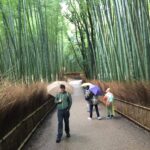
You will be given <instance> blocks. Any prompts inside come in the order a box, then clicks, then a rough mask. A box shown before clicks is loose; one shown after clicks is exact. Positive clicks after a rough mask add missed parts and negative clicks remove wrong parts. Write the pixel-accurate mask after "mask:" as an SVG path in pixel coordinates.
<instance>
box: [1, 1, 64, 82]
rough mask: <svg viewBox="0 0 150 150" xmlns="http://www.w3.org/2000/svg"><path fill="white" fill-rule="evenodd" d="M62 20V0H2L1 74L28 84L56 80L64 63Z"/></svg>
mask: <svg viewBox="0 0 150 150" xmlns="http://www.w3.org/2000/svg"><path fill="white" fill-rule="evenodd" d="M60 22H61V12H60V6H59V1H55V0H50V1H49V0H2V1H1V2H0V33H1V34H0V75H1V76H2V77H7V78H8V79H10V80H14V81H18V80H19V81H20V80H21V81H23V82H27V83H29V82H33V81H36V80H54V79H56V78H57V77H58V75H59V72H60V71H61V65H62V50H61V48H62V42H61V41H62V39H61V34H62V33H61V32H60V31H61V28H62V26H61V23H60ZM54 66H55V67H54Z"/></svg>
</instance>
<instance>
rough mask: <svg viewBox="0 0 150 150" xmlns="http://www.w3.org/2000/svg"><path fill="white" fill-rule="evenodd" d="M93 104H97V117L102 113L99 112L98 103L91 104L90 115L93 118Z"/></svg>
mask: <svg viewBox="0 0 150 150" xmlns="http://www.w3.org/2000/svg"><path fill="white" fill-rule="evenodd" d="M93 106H95V110H96V114H97V117H99V116H100V114H99V110H98V105H97V104H96V105H92V104H90V117H91V118H92V116H93Z"/></svg>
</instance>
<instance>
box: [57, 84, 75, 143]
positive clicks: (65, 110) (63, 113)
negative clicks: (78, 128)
mask: <svg viewBox="0 0 150 150" xmlns="http://www.w3.org/2000/svg"><path fill="white" fill-rule="evenodd" d="M60 90H61V91H60V92H59V93H58V94H57V95H56V98H55V103H56V104H57V117H58V134H57V138H56V143H60V141H61V138H62V135H63V120H64V123H65V132H66V137H67V138H69V137H70V128H69V117H70V108H71V105H72V97H71V95H70V94H69V93H68V92H66V90H65V85H63V84H61V85H60Z"/></svg>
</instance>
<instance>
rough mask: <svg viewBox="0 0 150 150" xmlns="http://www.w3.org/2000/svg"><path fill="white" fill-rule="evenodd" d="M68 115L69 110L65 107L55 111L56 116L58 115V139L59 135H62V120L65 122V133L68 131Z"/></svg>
mask: <svg viewBox="0 0 150 150" xmlns="http://www.w3.org/2000/svg"><path fill="white" fill-rule="evenodd" d="M69 116H70V112H69V111H68V110H66V109H64V110H58V112H57V117H58V134H57V138H58V139H61V137H62V135H63V120H64V123H65V131H66V134H69V133H70V128H69Z"/></svg>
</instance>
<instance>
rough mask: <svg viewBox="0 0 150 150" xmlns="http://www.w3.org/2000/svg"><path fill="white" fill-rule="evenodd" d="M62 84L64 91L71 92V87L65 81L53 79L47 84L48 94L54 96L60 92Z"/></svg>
mask: <svg viewBox="0 0 150 150" xmlns="http://www.w3.org/2000/svg"><path fill="white" fill-rule="evenodd" d="M61 84H63V85H64V86H65V87H66V88H65V89H66V91H67V92H68V93H70V94H72V93H73V87H72V86H71V85H70V84H69V83H67V82H66V81H55V82H53V83H51V84H49V85H48V86H47V92H48V94H50V95H53V96H56V95H57V94H58V93H59V92H60V85H61Z"/></svg>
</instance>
